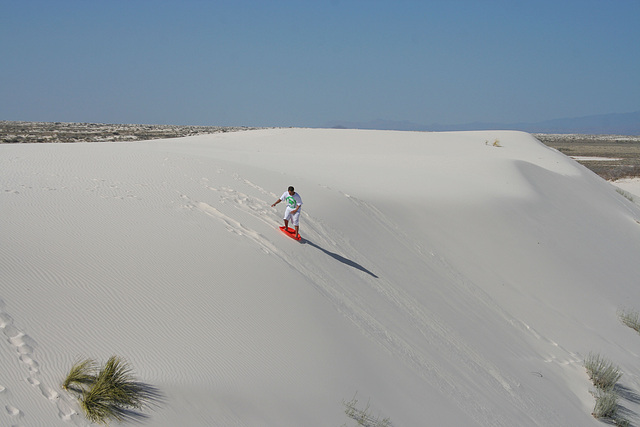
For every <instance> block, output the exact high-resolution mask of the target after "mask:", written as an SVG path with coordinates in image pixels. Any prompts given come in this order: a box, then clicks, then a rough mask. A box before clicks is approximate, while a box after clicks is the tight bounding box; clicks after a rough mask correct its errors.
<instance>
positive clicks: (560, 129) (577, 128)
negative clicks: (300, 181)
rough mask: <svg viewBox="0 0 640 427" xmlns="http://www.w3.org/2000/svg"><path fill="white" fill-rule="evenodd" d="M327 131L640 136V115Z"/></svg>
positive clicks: (377, 124)
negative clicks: (504, 131)
mask: <svg viewBox="0 0 640 427" xmlns="http://www.w3.org/2000/svg"><path fill="white" fill-rule="evenodd" d="M327 127H335V128H342V129H379V130H414V131H426V132H445V131H466V130H497V129H500V130H520V131H523V132H529V133H554V134H555V133H559V134H568V133H578V134H585V135H612V134H615V135H640V111H636V112H633V113H619V114H598V115H591V116H583V117H571V118H562V119H553V120H545V121H541V122H519V123H499V122H473V123H463V124H440V123H433V124H424V123H414V122H409V121H395V120H383V119H378V120H372V121H369V122H349V121H335V122H332V123H329V124H328V126H327Z"/></svg>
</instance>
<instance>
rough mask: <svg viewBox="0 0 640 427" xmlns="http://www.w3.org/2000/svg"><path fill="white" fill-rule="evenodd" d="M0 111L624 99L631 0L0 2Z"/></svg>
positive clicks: (560, 111)
mask: <svg viewBox="0 0 640 427" xmlns="http://www.w3.org/2000/svg"><path fill="white" fill-rule="evenodd" d="M0 52H1V55H2V61H1V66H0V120H25V121H62V122H103V123H150V124H151V123H154V124H180V125H186V124H194V125H229V126H231V125H237V126H310V127H321V126H326V125H327V124H329V123H331V122H333V121H336V120H345V121H361V122H362V121H370V120H375V119H385V120H398V121H403V120H407V121H411V122H415V123H419V124H434V123H441V124H460V123H469V122H476V121H490V122H501V123H512V122H534V121H541V120H547V119H554V118H565V117H578V116H584V115H591V114H605V113H624V112H631V111H638V110H640V1H638V0H601V1H591V0H580V1H573V0H564V1H558V0H552V1H536V0H530V1H518V0H508V1H492V0H486V1H483V0H467V1H465V0H432V1H429V0H423V1H407V0H389V1H376V0H368V1H355V0H353V1H348V0H333V1H321V0H315V1H305V0H292V1H280V0H264V1H243V0H230V1H204V0H200V1H196V0H180V1H177V0H176V1H174V0H163V1H161V0H154V1H152V0H75V1H72V0H55V1H52V0H46V1H37V0H0Z"/></svg>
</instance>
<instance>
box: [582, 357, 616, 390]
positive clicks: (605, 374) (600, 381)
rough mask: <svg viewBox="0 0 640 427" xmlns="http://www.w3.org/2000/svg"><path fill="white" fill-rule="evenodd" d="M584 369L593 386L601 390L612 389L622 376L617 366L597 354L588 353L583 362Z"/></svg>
mask: <svg viewBox="0 0 640 427" xmlns="http://www.w3.org/2000/svg"><path fill="white" fill-rule="evenodd" d="M584 367H585V369H586V370H587V374H588V375H589V378H590V379H591V381H592V382H593V385H594V386H595V387H596V388H598V389H601V390H607V389H610V388H613V386H614V385H615V384H616V382H618V380H619V379H620V377H621V376H622V373H621V372H620V369H619V368H618V367H617V366H615V365H614V364H613V363H611V362H610V361H608V360H606V359H605V358H603V357H601V356H600V355H599V354H593V353H589V355H588V356H587V357H586V359H585V360H584Z"/></svg>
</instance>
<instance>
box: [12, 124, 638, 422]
mask: <svg viewBox="0 0 640 427" xmlns="http://www.w3.org/2000/svg"><path fill="white" fill-rule="evenodd" d="M496 139H497V140H498V141H499V144H497V145H500V146H499V147H496V146H493V142H494V141H495V140H496ZM0 177H1V178H0V179H1V181H0V183H1V188H0V198H1V201H0V214H1V215H2V230H0V231H1V232H0V328H1V329H2V332H3V333H4V337H5V338H6V339H5V340H3V342H2V344H0V366H2V369H1V370H0V425H12V424H15V425H18V424H19V425H25V426H27V425H33V426H36V425H48V426H55V425H67V424H68V423H72V424H76V425H84V421H83V418H82V417H81V416H78V415H77V414H76V413H75V411H78V408H77V406H76V404H75V402H74V401H73V399H72V398H71V397H70V396H69V395H67V394H66V393H65V392H63V391H62V390H60V388H59V384H60V382H61V380H62V377H63V376H64V375H65V374H66V371H67V370H68V368H69V367H70V365H71V364H72V362H73V361H74V360H76V359H77V358H80V357H94V358H98V359H101V360H105V359H106V358H108V357H109V356H110V355H111V354H118V355H121V356H124V357H125V358H127V360H129V362H130V363H131V365H132V366H133V367H134V369H135V371H136V373H137V374H138V375H139V376H140V378H141V379H143V380H144V381H146V382H148V383H150V384H152V385H154V386H156V387H159V388H160V389H161V390H162V391H163V392H164V393H165V395H166V401H165V403H164V404H162V405H160V407H158V408H155V409H154V410H152V411H147V414H148V415H149V416H150V419H149V420H148V424H149V425H154V426H175V425H188V426H200V425H201V426H299V425H306V426H339V425H342V424H344V423H349V422H351V423H352V424H353V422H352V421H349V420H348V419H347V418H346V416H345V415H344V413H343V406H342V404H341V402H342V400H349V399H351V398H352V397H353V395H354V394H355V393H357V397H358V399H359V400H360V401H361V404H362V406H364V403H366V402H367V401H368V400H369V401H370V404H371V407H372V408H373V409H374V413H375V414H378V413H379V414H381V415H382V416H388V417H390V419H391V421H392V423H393V425H394V426H396V427H398V426H419V425H439V426H443V425H448V426H463V425H464V426H474V425H477V426H513V425H519V426H567V425H580V426H584V425H599V423H598V421H596V420H594V419H593V418H592V417H591V416H590V412H591V410H592V409H593V399H592V397H591V395H590V394H589V381H588V379H587V377H586V375H585V373H584V369H583V367H582V361H583V359H584V357H585V356H586V354H587V353H589V352H590V351H595V352H601V353H602V354H603V355H605V356H606V357H608V358H610V359H611V360H613V361H614V362H615V363H617V364H619V365H620V366H621V368H622V370H623V371H624V376H623V378H622V382H621V383H622V384H623V385H624V387H626V389H627V390H628V393H627V397H629V400H623V401H621V404H622V406H623V407H624V408H625V409H627V410H628V411H629V412H628V413H627V415H628V416H629V417H630V418H631V419H632V420H633V421H634V422H636V423H637V422H638V421H640V417H639V416H638V415H636V413H635V412H638V411H639V410H640V409H639V408H638V404H637V403H638V402H637V401H638V399H637V398H635V396H637V394H640V379H639V377H638V375H639V373H640V370H639V368H638V363H637V362H638V357H639V355H640V336H638V335H637V334H636V333H635V332H633V331H632V330H630V329H628V328H626V327H624V326H622V325H621V323H620V322H619V321H618V320H617V318H616V309H617V308H619V307H621V306H623V305H624V306H630V307H632V308H637V309H640V287H639V286H638V283H639V282H640V263H638V262H637V260H638V256H637V254H638V253H640V223H639V222H638V221H640V209H639V208H638V206H637V205H635V204H634V203H632V202H630V201H629V200H627V199H625V198H624V197H622V196H621V195H620V194H618V193H617V192H616V191H615V187H613V186H612V185H611V184H609V183H607V182H605V181H603V180H601V179H600V178H599V177H597V176H596V175H595V174H593V173H591V172H590V171H588V170H587V169H586V168H584V167H582V166H580V165H579V164H577V163H576V162H574V161H572V160H571V159H569V158H567V157H565V156H564V155H562V154H560V153H558V152H557V151H555V150H552V149H549V148H547V147H546V146H544V145H543V144H541V143H539V142H538V141H536V140H535V139H534V138H533V137H531V136H530V135H528V134H524V133H518V132H452V133H418V132H415V133H414V132H385V131H355V130H311V129H271V130H260V131H248V132H239V133H229V134H217V135H211V136H197V137H190V138H182V139H173V140H159V141H150V142H139V143H105V144H95V143H94V144H46V145H40V144H37V145H36V144H34V145H1V146H0ZM288 185H295V186H296V188H297V190H298V191H299V192H300V194H301V195H302V198H303V201H304V209H303V217H302V224H301V234H302V236H303V238H304V239H303V241H302V243H297V242H294V241H292V240H291V239H288V238H287V237H286V236H283V235H282V234H281V233H280V232H279V231H278V230H277V226H278V225H280V219H279V218H280V215H281V213H282V209H279V210H276V209H274V208H271V207H270V205H271V203H273V201H274V200H275V199H276V197H278V196H279V195H280V194H282V192H283V191H284V190H285V188H286V186H288ZM279 206H282V205H279ZM634 400H635V402H634Z"/></svg>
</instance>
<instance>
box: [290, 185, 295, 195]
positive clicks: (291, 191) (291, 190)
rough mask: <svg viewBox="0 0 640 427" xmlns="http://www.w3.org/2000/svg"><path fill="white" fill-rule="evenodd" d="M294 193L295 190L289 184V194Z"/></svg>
mask: <svg viewBox="0 0 640 427" xmlns="http://www.w3.org/2000/svg"><path fill="white" fill-rule="evenodd" d="M294 194H295V191H294V189H293V186H289V195H291V196H293V195H294Z"/></svg>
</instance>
